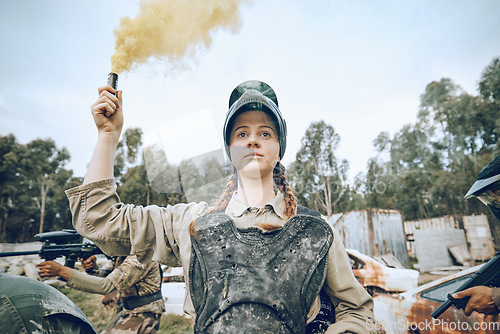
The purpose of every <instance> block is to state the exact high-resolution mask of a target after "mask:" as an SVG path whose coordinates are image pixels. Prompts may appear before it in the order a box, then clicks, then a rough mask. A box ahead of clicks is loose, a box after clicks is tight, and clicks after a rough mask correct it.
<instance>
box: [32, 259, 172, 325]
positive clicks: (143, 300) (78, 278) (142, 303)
mask: <svg viewBox="0 0 500 334" xmlns="http://www.w3.org/2000/svg"><path fill="white" fill-rule="evenodd" d="M84 262H85V264H84V268H85V267H94V265H95V257H94V259H88V260H87V261H84ZM37 266H38V268H39V272H40V276H41V277H54V276H60V277H61V278H63V279H65V280H66V281H67V286H68V287H71V288H74V289H77V290H80V291H85V292H90V293H98V294H102V295H107V296H109V294H110V293H112V292H114V291H117V292H118V293H119V297H120V301H121V302H122V305H123V310H122V311H121V312H119V313H118V314H117V316H116V317H115V318H114V319H113V320H112V321H111V322H110V323H109V325H108V326H107V327H106V329H105V330H104V332H103V333H107V334H108V333H138V334H139V333H155V332H156V331H157V330H158V329H159V326H160V320H161V315H162V314H163V312H164V311H165V302H164V300H163V296H162V294H161V282H162V277H161V269H160V266H159V265H158V264H157V263H155V262H150V263H148V264H142V263H140V262H139V261H138V260H137V258H136V257H135V256H127V257H125V256H121V257H117V258H116V259H115V265H114V270H113V271H112V272H111V273H109V274H108V275H107V276H106V277H98V276H93V275H88V274H86V273H84V272H80V271H78V270H76V269H72V268H69V267H66V266H64V265H62V264H60V263H58V262H55V261H44V262H42V263H40V264H38V265H37Z"/></svg>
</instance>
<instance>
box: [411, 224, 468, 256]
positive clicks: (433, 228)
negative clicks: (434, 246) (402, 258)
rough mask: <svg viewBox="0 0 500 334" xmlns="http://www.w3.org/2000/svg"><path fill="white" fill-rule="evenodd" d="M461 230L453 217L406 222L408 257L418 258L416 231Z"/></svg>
mask: <svg viewBox="0 0 500 334" xmlns="http://www.w3.org/2000/svg"><path fill="white" fill-rule="evenodd" d="M456 228H459V225H458V221H457V220H456V219H455V217H453V216H444V217H436V218H429V219H419V220H410V221H405V222H404V233H405V235H406V240H407V242H406V248H407V250H408V255H409V256H410V257H413V258H417V251H416V245H415V242H414V240H415V231H430V230H431V231H443V230H448V229H456Z"/></svg>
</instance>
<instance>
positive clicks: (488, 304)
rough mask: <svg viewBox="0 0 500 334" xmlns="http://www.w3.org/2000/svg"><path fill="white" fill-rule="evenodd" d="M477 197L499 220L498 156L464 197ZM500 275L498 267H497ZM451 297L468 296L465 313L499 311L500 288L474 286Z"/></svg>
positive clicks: (488, 313) (480, 174) (499, 186)
mask: <svg viewBox="0 0 500 334" xmlns="http://www.w3.org/2000/svg"><path fill="white" fill-rule="evenodd" d="M469 198H477V199H478V200H480V201H481V202H482V203H483V204H484V205H487V206H488V208H489V209H490V210H491V212H492V213H493V215H494V216H495V217H496V218H497V219H499V220H500V156H498V157H496V158H495V159H494V160H493V161H492V162H490V163H489V164H488V165H487V166H486V167H484V168H483V169H482V170H481V172H480V173H479V175H478V177H477V180H476V182H474V184H473V185H472V187H471V188H470V189H469V191H468V192H467V194H466V195H465V199H469ZM498 271H499V275H500V268H498ZM452 297H453V298H465V297H469V298H470V299H469V301H468V302H467V305H466V307H465V309H464V313H465V315H470V314H471V313H472V311H476V312H479V313H483V314H487V315H492V314H498V313H499V312H500V288H499V287H493V288H491V287H487V286H475V287H472V288H469V289H466V290H464V291H460V292H457V293H455V294H453V295H452Z"/></svg>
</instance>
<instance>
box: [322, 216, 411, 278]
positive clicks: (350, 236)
mask: <svg viewBox="0 0 500 334" xmlns="http://www.w3.org/2000/svg"><path fill="white" fill-rule="evenodd" d="M326 218H327V220H328V221H329V222H330V224H331V225H332V226H333V227H335V229H336V230H337V231H338V232H339V234H340V235H341V237H342V240H343V242H344V245H345V246H346V248H352V249H357V250H358V251H360V252H361V253H363V254H366V255H369V256H372V257H375V256H381V255H383V254H387V253H390V254H393V255H394V256H395V257H396V258H397V259H398V261H399V262H400V263H401V264H402V265H403V266H405V267H406V268H407V267H408V256H407V252H406V245H405V234H404V231H403V217H402V214H401V212H400V211H397V210H382V209H365V210H360V211H350V212H347V213H344V214H343V215H342V216H340V217H338V216H335V217H333V216H330V217H326Z"/></svg>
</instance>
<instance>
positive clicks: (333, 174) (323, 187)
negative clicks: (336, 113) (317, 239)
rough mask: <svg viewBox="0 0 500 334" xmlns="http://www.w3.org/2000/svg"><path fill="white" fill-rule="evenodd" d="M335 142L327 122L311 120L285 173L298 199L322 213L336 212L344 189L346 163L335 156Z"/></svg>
mask: <svg viewBox="0 0 500 334" xmlns="http://www.w3.org/2000/svg"><path fill="white" fill-rule="evenodd" d="M339 143H340V136H339V135H338V134H337V133H336V132H335V129H334V128H333V127H332V126H331V125H328V124H326V123H325V122H324V121H320V122H313V123H311V125H310V126H309V128H308V129H307V130H306V133H305V135H304V137H303V138H302V145H301V147H300V149H299V151H298V152H297V155H296V158H295V162H293V163H292V165H291V168H290V171H289V172H288V175H287V177H288V178H289V179H290V183H291V185H292V188H293V190H294V192H295V195H296V196H297V198H298V199H299V202H301V203H302V204H304V205H306V206H308V207H309V208H311V209H314V210H318V211H320V212H322V213H324V214H326V215H331V214H332V213H334V212H338V211H337V210H338V208H337V205H338V203H339V201H340V200H341V198H342V196H343V195H344V193H345V192H346V190H347V182H346V181H347V172H348V169H349V164H348V162H347V160H345V159H344V160H339V159H337V157H336V156H335V151H336V150H337V148H338V145H339Z"/></svg>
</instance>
